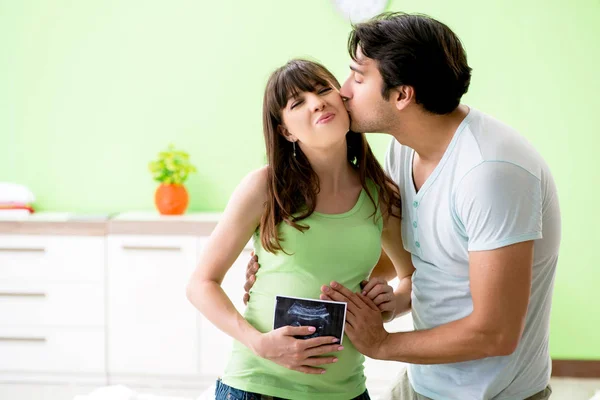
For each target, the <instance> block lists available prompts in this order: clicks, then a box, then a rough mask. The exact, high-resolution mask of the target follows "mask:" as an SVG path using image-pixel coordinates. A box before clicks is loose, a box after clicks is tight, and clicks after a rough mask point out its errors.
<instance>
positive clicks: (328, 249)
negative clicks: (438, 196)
mask: <svg viewBox="0 0 600 400" xmlns="http://www.w3.org/2000/svg"><path fill="white" fill-rule="evenodd" d="M367 186H368V188H369V192H370V193H371V195H372V196H373V198H374V199H375V201H376V203H377V202H378V197H377V191H376V190H375V184H374V183H372V182H369V183H368V185H367ZM374 211H375V208H374V206H373V203H372V202H371V200H370V199H369V196H368V195H367V193H366V191H365V190H364V189H363V190H362V191H361V193H360V195H359V198H358V201H357V202H356V204H355V206H354V207H353V208H352V209H351V210H350V211H348V212H345V213H342V214H321V213H318V212H315V213H313V214H312V215H311V216H310V217H308V218H307V219H305V220H303V221H302V222H303V223H304V224H307V225H308V226H310V229H308V230H306V231H305V232H304V233H302V232H300V231H298V230H297V229H295V228H293V227H291V226H289V225H287V224H285V223H281V224H280V225H279V227H278V228H279V230H280V232H281V233H282V237H283V239H284V241H283V242H282V245H283V248H284V250H285V251H286V252H287V253H288V254H289V255H287V254H285V253H283V252H281V251H280V252H278V253H277V254H272V253H269V252H267V251H265V249H263V247H262V246H261V242H260V237H259V235H258V233H256V234H255V235H254V249H255V252H256V254H257V255H258V259H259V263H260V269H259V271H258V273H257V275H256V283H255V284H254V287H253V288H252V291H251V295H250V301H249V302H248V306H247V308H246V311H245V314H244V317H245V318H246V320H247V321H248V322H249V323H250V324H251V325H252V326H254V327H255V328H256V329H257V330H259V331H260V332H263V333H264V332H269V331H271V330H272V329H273V316H274V312H275V296H277V295H285V296H294V297H303V298H310V299H318V298H319V295H320V293H321V285H324V284H329V283H330V282H331V281H333V280H335V281H337V282H340V283H341V284H343V285H344V286H346V287H347V288H349V289H350V290H352V291H354V292H356V291H358V290H359V289H360V282H361V281H362V280H364V279H366V278H367V277H368V276H369V274H370V273H371V271H372V269H373V267H374V266H375V264H376V263H377V261H378V260H379V256H380V255H381V231H382V227H383V226H382V225H383V224H382V219H381V218H380V213H379V210H377V214H376V215H375V217H374V216H373V212H374ZM342 345H343V346H344V350H342V351H340V352H336V353H335V354H334V355H335V356H336V357H338V362H337V363H333V364H328V365H325V366H324V367H323V368H325V369H326V370H327V372H326V373H325V374H321V375H314V374H304V373H301V372H297V371H292V370H290V369H287V368H285V367H282V366H279V365H278V364H275V363H274V362H272V361H269V360H266V359H263V358H260V357H258V356H256V355H254V353H253V352H252V351H251V350H250V349H248V348H247V347H245V346H244V345H243V344H241V343H239V342H237V341H234V344H233V351H232V354H231V358H230V360H229V362H228V365H227V367H226V369H225V373H224V375H223V377H222V380H223V383H225V384H226V385H229V386H231V387H234V388H236V389H240V390H244V391H247V392H254V393H260V394H264V395H269V396H274V397H282V398H285V399H294V400H296V399H298V400H302V399H311V400H319V399H323V400H325V399H327V400H349V399H352V398H354V397H356V396H358V395H360V394H361V393H363V392H364V391H365V390H366V386H365V376H364V373H363V362H364V356H363V355H362V354H360V353H359V352H358V351H357V350H356V348H355V347H354V346H353V345H352V343H351V342H350V340H349V339H348V337H346V336H344V339H343V343H342Z"/></svg>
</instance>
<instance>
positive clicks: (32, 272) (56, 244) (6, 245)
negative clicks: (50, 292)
mask: <svg viewBox="0 0 600 400" xmlns="http://www.w3.org/2000/svg"><path fill="white" fill-rule="evenodd" d="M104 252H105V239H104V238H103V237H90V236H87V237H86V236H34V235H0V280H18V281H21V280H26V281H31V280H38V281H39V280H43V281H88V282H90V281H93V282H103V280H104Z"/></svg>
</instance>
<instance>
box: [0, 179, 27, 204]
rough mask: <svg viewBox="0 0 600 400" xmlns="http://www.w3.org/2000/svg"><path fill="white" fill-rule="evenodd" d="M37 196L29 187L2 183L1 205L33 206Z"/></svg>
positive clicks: (0, 185) (0, 190) (0, 186)
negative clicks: (18, 204)
mask: <svg viewBox="0 0 600 400" xmlns="http://www.w3.org/2000/svg"><path fill="white" fill-rule="evenodd" d="M34 201H35V196H34V195H33V193H32V192H31V190H29V189H28V188H27V187H25V186H23V185H19V184H18V183H11V182H0V203H20V204H31V203H33V202H34Z"/></svg>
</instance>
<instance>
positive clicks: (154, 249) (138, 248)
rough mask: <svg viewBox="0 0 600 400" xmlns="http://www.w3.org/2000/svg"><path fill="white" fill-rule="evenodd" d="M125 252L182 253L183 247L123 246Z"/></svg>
mask: <svg viewBox="0 0 600 400" xmlns="http://www.w3.org/2000/svg"><path fill="white" fill-rule="evenodd" d="M123 250H133V251H136V250H141V251H181V247H175V246H127V245H123Z"/></svg>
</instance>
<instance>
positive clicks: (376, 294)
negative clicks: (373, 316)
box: [362, 278, 396, 322]
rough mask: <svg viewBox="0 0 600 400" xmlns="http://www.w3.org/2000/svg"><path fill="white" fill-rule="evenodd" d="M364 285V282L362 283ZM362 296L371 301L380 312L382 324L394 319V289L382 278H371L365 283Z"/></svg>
mask: <svg viewBox="0 0 600 400" xmlns="http://www.w3.org/2000/svg"><path fill="white" fill-rule="evenodd" d="M363 283H365V281H363ZM362 295H363V296H366V297H368V298H369V299H371V300H373V303H375V305H376V306H377V307H378V308H379V310H380V311H381V315H382V317H383V321H384V322H389V321H391V320H392V319H394V315H395V312H396V296H395V295H394V288H393V287H391V286H390V285H389V284H388V283H387V281H386V280H385V279H383V278H373V279H371V280H369V281H368V282H366V283H365V285H364V287H363V289H362Z"/></svg>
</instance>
